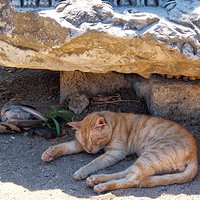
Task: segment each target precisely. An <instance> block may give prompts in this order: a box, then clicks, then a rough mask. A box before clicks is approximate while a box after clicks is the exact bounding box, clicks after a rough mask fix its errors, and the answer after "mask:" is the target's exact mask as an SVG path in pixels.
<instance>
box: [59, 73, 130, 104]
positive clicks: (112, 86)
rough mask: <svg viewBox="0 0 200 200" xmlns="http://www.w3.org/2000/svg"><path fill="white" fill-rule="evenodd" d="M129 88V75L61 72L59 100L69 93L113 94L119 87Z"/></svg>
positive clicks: (68, 95) (69, 94) (64, 98)
mask: <svg viewBox="0 0 200 200" xmlns="http://www.w3.org/2000/svg"><path fill="white" fill-rule="evenodd" d="M123 88H131V77H130V78H129V76H127V75H124V74H119V73H116V72H109V73H106V74H95V73H90V72H89V73H83V72H79V71H75V72H61V76H60V101H61V103H63V102H64V101H66V100H67V99H68V98H69V97H70V96H71V95H73V94H76V93H80V94H87V96H88V97H92V96H96V95H98V94H113V93H115V92H117V91H119V90H120V89H123Z"/></svg>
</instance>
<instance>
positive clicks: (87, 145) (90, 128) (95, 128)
mask: <svg viewBox="0 0 200 200" xmlns="http://www.w3.org/2000/svg"><path fill="white" fill-rule="evenodd" d="M68 125H70V126H72V127H73V128H74V129H75V132H76V140H78V142H79V143H80V145H81V146H82V147H83V148H84V149H85V151H86V152H88V153H93V154H94V153H97V152H98V151H99V150H100V149H103V148H104V147H105V146H106V145H107V144H108V143H109V141H110V138H111V134H112V127H111V125H110V124H109V123H108V122H107V121H106V119H105V117H104V116H103V115H102V114H100V113H97V112H95V113H91V114H89V115H87V116H86V117H85V118H84V119H83V120H82V121H79V122H69V123H68Z"/></svg>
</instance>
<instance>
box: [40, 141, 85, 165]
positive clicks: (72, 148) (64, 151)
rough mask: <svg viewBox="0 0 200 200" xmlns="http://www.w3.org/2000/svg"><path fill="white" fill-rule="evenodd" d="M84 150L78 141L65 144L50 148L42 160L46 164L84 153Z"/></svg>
mask: <svg viewBox="0 0 200 200" xmlns="http://www.w3.org/2000/svg"><path fill="white" fill-rule="evenodd" d="M82 151H83V148H82V147H81V145H80V144H79V142H78V141H77V140H73V141H70V142H65V143H62V144H58V145H55V146H52V147H49V148H48V149H47V150H46V151H45V152H44V153H43V154H42V157H41V159H42V160H43V161H45V162H50V161H52V160H53V159H55V158H57V157H60V156H63V155H70V154H74V153H79V152H82Z"/></svg>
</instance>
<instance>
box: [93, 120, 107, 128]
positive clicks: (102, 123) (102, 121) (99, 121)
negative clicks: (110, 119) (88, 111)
mask: <svg viewBox="0 0 200 200" xmlns="http://www.w3.org/2000/svg"><path fill="white" fill-rule="evenodd" d="M105 125H106V120H105V119H104V117H99V118H98V120H97V122H96V125H95V127H96V128H99V127H103V126H105Z"/></svg>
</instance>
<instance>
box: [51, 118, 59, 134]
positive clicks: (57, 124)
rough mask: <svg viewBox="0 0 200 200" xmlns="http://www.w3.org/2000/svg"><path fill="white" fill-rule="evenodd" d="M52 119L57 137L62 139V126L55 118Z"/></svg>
mask: <svg viewBox="0 0 200 200" xmlns="http://www.w3.org/2000/svg"><path fill="white" fill-rule="evenodd" d="M51 119H52V120H53V122H54V124H55V126H56V132H57V135H58V137H60V135H61V130H60V124H59V123H58V121H57V120H56V119H55V118H53V117H51Z"/></svg>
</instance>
